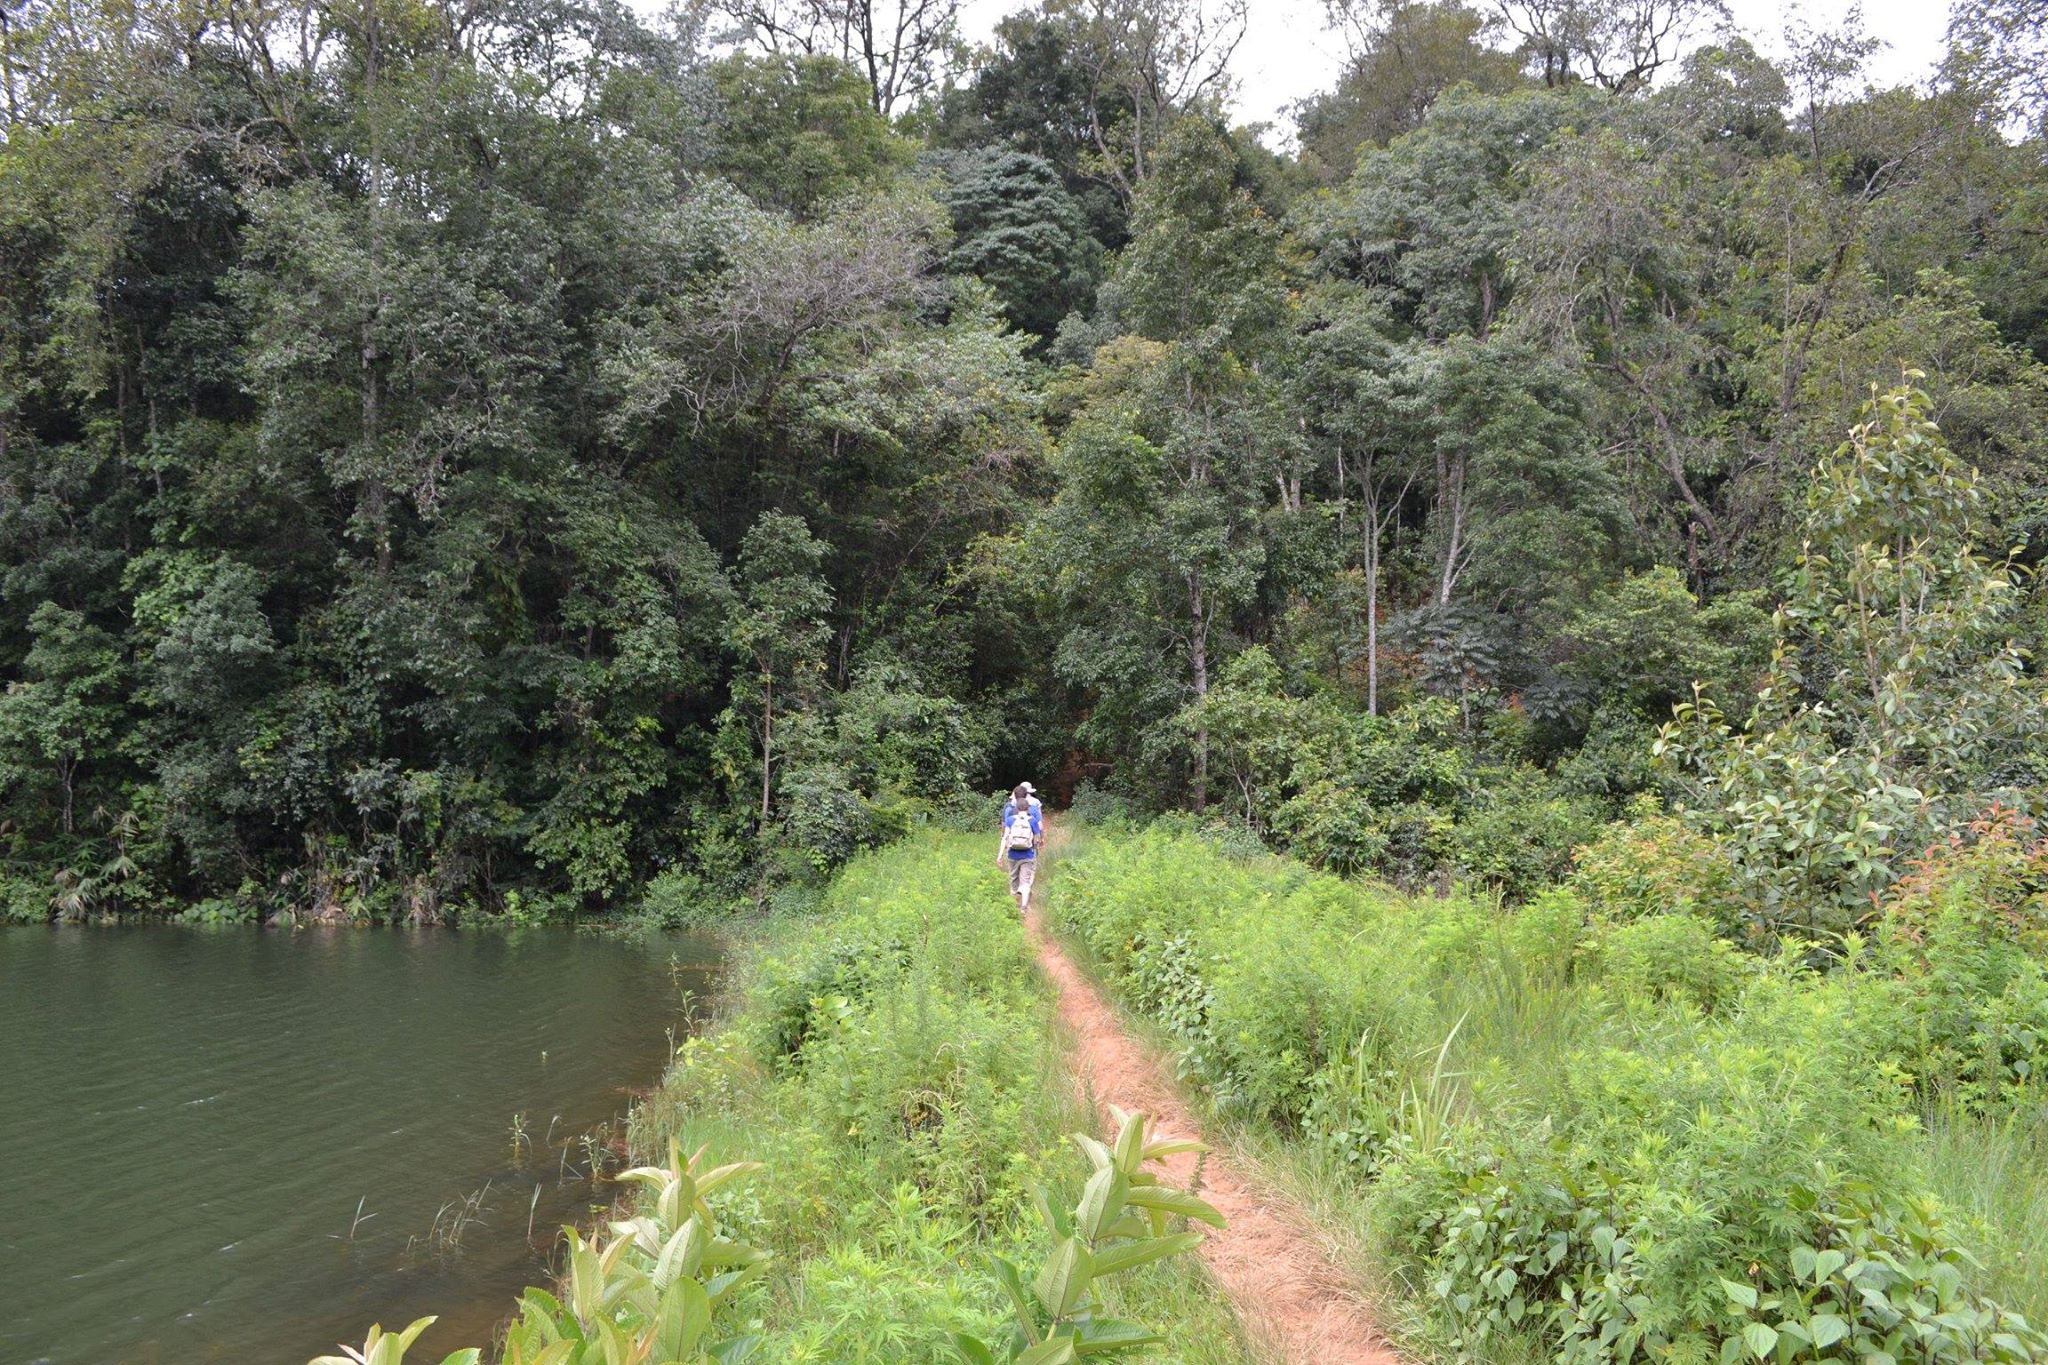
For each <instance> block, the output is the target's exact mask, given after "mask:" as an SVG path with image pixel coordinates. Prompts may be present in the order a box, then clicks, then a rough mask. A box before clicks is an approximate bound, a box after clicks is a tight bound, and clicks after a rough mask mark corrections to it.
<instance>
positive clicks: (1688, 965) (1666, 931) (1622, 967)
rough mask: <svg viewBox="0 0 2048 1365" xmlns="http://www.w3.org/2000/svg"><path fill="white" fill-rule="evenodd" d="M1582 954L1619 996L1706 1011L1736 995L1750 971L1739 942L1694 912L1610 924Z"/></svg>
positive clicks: (1592, 938)
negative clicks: (1737, 945)
mask: <svg viewBox="0 0 2048 1365" xmlns="http://www.w3.org/2000/svg"><path fill="white" fill-rule="evenodd" d="M1583 952H1584V955H1585V960H1586V962H1587V965H1588V967H1589V968H1590V971H1591V973H1592V974H1593V975H1595V976H1596V977H1597V978H1598V979H1599V980H1601V981H1602V982H1604V983H1605V984H1606V985H1607V986H1608V988H1609V989H1611V990H1613V991H1614V992H1615V993H1616V994H1617V995H1620V996H1622V997H1624V998H1636V999H1645V1000H1651V1001H1657V1002H1661V1003H1676V1002H1682V1003H1684V1004H1688V1005H1691V1006H1693V1007H1695V1008H1697V1009H1700V1010H1703V1011H1708V1012H1711V1011H1713V1010H1714V1009H1716V1008H1717V1007H1719V1006H1720V1005H1722V1004H1725V1003H1727V1002H1728V1001H1730V1000H1732V999H1734V997H1735V996H1736V994H1737V993H1738V992H1739V991H1740V990H1741V988H1742V984H1743V981H1744V980H1745V979H1746V977H1747V974H1748V973H1747V969H1746V966H1745V963H1744V960H1743V956H1742V954H1741V953H1740V952H1738V951H1737V949H1736V948H1735V946H1734V945H1733V944H1731V943H1729V942H1728V941H1727V940H1726V939H1722V938H1716V937H1715V936H1714V931H1713V928H1712V927H1711V926H1710V925H1708V924H1707V922H1706V921H1705V920H1702V919H1700V918H1699V917H1698V916H1696V915H1688V914H1676V915H1658V916H1655V917H1653V918H1650V919H1641V920H1635V921H1632V922H1624V923H1619V924H1609V925H1606V926H1603V927H1602V928H1601V929H1600V930H1598V931H1597V932H1596V933H1595V934H1594V935H1592V937H1591V938H1590V939H1589V941H1588V942H1587V944H1586V946H1585V948H1584V950H1583Z"/></svg>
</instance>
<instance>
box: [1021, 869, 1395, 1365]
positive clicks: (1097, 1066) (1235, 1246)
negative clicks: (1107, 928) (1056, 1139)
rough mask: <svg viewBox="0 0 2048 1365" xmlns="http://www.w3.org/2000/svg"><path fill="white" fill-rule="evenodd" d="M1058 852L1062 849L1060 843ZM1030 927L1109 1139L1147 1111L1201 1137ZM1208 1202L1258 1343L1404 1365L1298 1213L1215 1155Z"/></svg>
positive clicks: (1172, 1130) (1298, 1353)
mask: <svg viewBox="0 0 2048 1365" xmlns="http://www.w3.org/2000/svg"><path fill="white" fill-rule="evenodd" d="M1053 842H1054V845H1055V847H1057V845H1058V843H1060V842H1063V841H1061V840H1059V839H1058V837H1057V835H1054V836H1053ZM1025 927H1026V928H1027V929H1028V930H1029V931H1030V934H1031V939H1032V943H1033V945H1034V946H1035V947H1036V949H1037V951H1038V960H1039V964H1040V965H1041V966H1042V967H1043V968H1044V970H1045V974H1046V976H1047V977H1048V978H1050V979H1051V981H1052V983H1053V985H1054V986H1056V987H1057V988H1058V989H1059V1012H1060V1018H1061V1019H1062V1020H1063V1021H1064V1022H1065V1023H1066V1025H1067V1027H1068V1028H1069V1029H1071V1030H1072V1031H1073V1035H1074V1042H1075V1053H1076V1056H1075V1062H1076V1066H1075V1072H1076V1074H1077V1075H1078V1076H1079V1078H1080V1081H1081V1084H1082V1086H1083V1087H1084V1089H1085V1092H1086V1093H1085V1095H1084V1098H1087V1099H1090V1100H1092V1101H1093V1102H1094V1103H1095V1104H1096V1105H1097V1107H1098V1117H1099V1118H1100V1119H1101V1121H1102V1123H1103V1126H1104V1129H1105V1131H1107V1130H1108V1127H1109V1120H1108V1109H1109V1106H1110V1105H1112V1104H1114V1105H1117V1106H1118V1107H1120V1108H1122V1109H1125V1110H1140V1109H1142V1110H1144V1111H1145V1112H1146V1113H1148V1114H1150V1115H1152V1116H1153V1118H1154V1119H1155V1120H1156V1122H1157V1124H1158V1126H1159V1129H1160V1131H1161V1132H1162V1134H1175V1135H1194V1136H1197V1137H1199V1136H1201V1130H1200V1128H1199V1127H1198V1126H1197V1124H1196V1123H1195V1120H1194V1116H1193V1115H1192V1114H1190V1113H1189V1112H1188V1108H1187V1106H1186V1105H1185V1104H1183V1103H1181V1100H1180V1097H1179V1096H1178V1095H1177V1094H1176V1093H1175V1091H1174V1087H1173V1083H1172V1080H1171V1079H1170V1073H1169V1072H1168V1071H1167V1069H1166V1068H1165V1066H1164V1065H1163V1064H1162V1062H1161V1059H1160V1058H1159V1057H1158V1056H1156V1055H1154V1053H1153V1052H1152V1051H1151V1049H1149V1048H1147V1047H1145V1046H1144V1045H1143V1044H1141V1043H1139V1042H1138V1041H1137V1040H1136V1039H1135V1038H1132V1037H1131V1036H1130V1035H1129V1034H1127V1033H1125V1032H1124V1030H1123V1029H1122V1028H1121V1027H1120V1026H1119V1025H1118V1023H1117V1019H1116V1015H1115V1013H1114V1012H1113V1011H1112V1010H1111V1009H1110V1007H1109V1005H1108V1003H1107V1002H1105V1001H1104V1000H1103V998H1102V996H1101V994H1100V993H1099V992H1097V991H1096V989H1095V986H1094V984H1093V983H1092V982H1090V981H1089V980H1088V978H1087V977H1086V976H1085V975H1083V974H1082V972H1081V970H1080V969H1079V968H1078V967H1076V966H1075V965H1074V964H1073V962H1072V961H1071V960H1069V959H1068V957H1067V955H1066V953H1064V952H1063V951H1061V949H1060V946H1059V944H1058V943H1056V942H1054V940H1053V938H1052V936H1051V935H1050V934H1049V933H1047V932H1046V928H1045V921H1044V918H1043V914H1042V912H1041V911H1040V910H1039V909H1038V907H1037V906H1036V905H1034V906H1033V907H1032V909H1031V913H1030V915H1029V916H1027V917H1026V919H1025ZM1161 1164H1162V1165H1164V1166H1165V1168H1166V1170H1167V1173H1168V1175H1169V1176H1170V1178H1171V1179H1172V1180H1173V1182H1174V1183H1175V1184H1178V1185H1180V1186H1182V1187H1183V1188H1185V1187H1186V1185H1187V1184H1188V1182H1189V1181H1190V1180H1191V1179H1192V1178H1193V1174H1194V1166H1195V1158H1194V1157H1193V1156H1178V1157H1174V1158H1171V1159H1169V1160H1167V1161H1165V1162H1163V1163H1161ZM1202 1196H1203V1198H1205V1199H1207V1200H1208V1201H1209V1202H1210V1203H1212V1204H1214V1205H1215V1206H1216V1207H1217V1208H1218V1209H1219V1210H1221V1211H1222V1213H1223V1215H1224V1217H1226V1218H1228V1219H1229V1220H1230V1223H1229V1226H1228V1227H1227V1228H1225V1229H1224V1230H1223V1231H1222V1232H1214V1233H1211V1234H1210V1235H1209V1237H1208V1239H1207V1240H1206V1241H1204V1242H1203V1243H1202V1251H1201V1255H1202V1259H1203V1260H1204V1261H1205V1262H1206V1263H1207V1264H1208V1267H1209V1273H1210V1274H1211V1275H1212V1276H1213V1277H1214V1278H1215V1280H1216V1283H1217V1284H1218V1285H1219V1286H1221V1287H1222V1289H1223V1292H1224V1293H1225V1294H1227V1295H1229V1296H1230V1301H1231V1304H1232V1306H1234V1307H1235V1308H1236V1310H1237V1315H1238V1318H1239V1320H1240V1321H1241V1322H1243V1323H1244V1325H1245V1329H1246V1331H1247V1332H1249V1333H1250V1334H1251V1335H1252V1336H1253V1337H1254V1338H1255V1339H1258V1340H1259V1341H1261V1342H1262V1344H1264V1345H1266V1346H1267V1347H1269V1348H1270V1349H1271V1350H1272V1351H1273V1352H1274V1353H1275V1354H1277V1355H1278V1356H1279V1357H1280V1358H1281V1359H1283V1360H1285V1361H1287V1362H1289V1365H1402V1362H1401V1358H1400V1357H1399V1356H1397V1355H1396V1354H1395V1353H1394V1351H1393V1348H1392V1347H1390V1346H1389V1345H1388V1344H1387V1342H1386V1339H1385V1338H1384V1337H1382V1336H1381V1335H1380V1334H1379V1333H1378V1331H1377V1330H1376V1329H1375V1328H1374V1327H1373V1324H1372V1318H1371V1315H1370V1314H1368V1313H1367V1311H1366V1309H1365V1306H1364V1304H1363V1303H1361V1302H1360V1301H1359V1298H1358V1296H1357V1294H1356V1293H1355V1292H1354V1291H1353V1289H1352V1287H1351V1285H1350V1283H1349V1281H1348V1279H1347V1277H1346V1276H1345V1275H1344V1273H1343V1272H1342V1271H1341V1270H1339V1269H1338V1268H1337V1266H1336V1265H1335V1264H1333V1263H1332V1262H1331V1261H1330V1259H1329V1258H1328V1257H1327V1256H1325V1255H1324V1254H1323V1253H1322V1251H1321V1250H1320V1249H1319V1248H1318V1247H1317V1246H1316V1244H1315V1242H1314V1240H1313V1239H1312V1238H1311V1236H1310V1235H1309V1234H1308V1233H1307V1232H1306V1231H1305V1230H1304V1228H1305V1222H1306V1220H1304V1219H1303V1218H1302V1217H1301V1215H1300V1214H1299V1213H1298V1212H1297V1211H1295V1210H1294V1209H1292V1208H1289V1207H1288V1206H1286V1205H1285V1204H1282V1203H1281V1202H1279V1201H1277V1200H1275V1199H1273V1198H1272V1197H1271V1196H1269V1195H1267V1194H1265V1193H1262V1192H1260V1191H1258V1190H1256V1189H1254V1188H1253V1187H1252V1185H1251V1183H1250V1182H1249V1181H1247V1180H1246V1179H1245V1178H1244V1177H1243V1176H1242V1175H1241V1174H1239V1172H1238V1171H1237V1170H1236V1169H1235V1168H1234V1167H1233V1166H1232V1165H1231V1163H1230V1162H1229V1161H1228V1160H1227V1159H1225V1158H1224V1157H1223V1155H1222V1154H1221V1153H1219V1152H1214V1151H1212V1152H1210V1153H1209V1155H1208V1158H1207V1159H1206V1161H1205V1162H1204V1163H1203V1166H1202Z"/></svg>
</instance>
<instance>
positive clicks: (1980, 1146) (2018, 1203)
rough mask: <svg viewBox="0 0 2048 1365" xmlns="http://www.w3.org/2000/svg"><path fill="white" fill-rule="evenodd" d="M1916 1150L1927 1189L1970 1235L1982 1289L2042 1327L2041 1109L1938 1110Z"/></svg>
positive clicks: (2046, 1171) (2044, 1167)
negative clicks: (1960, 1220)
mask: <svg viewBox="0 0 2048 1365" xmlns="http://www.w3.org/2000/svg"><path fill="white" fill-rule="evenodd" d="M1921 1150H1922V1152H1923V1154H1924V1156H1925V1160H1926V1170H1927V1177H1928V1182H1929V1184H1930V1186H1931V1187H1932V1188H1933V1190H1934V1192H1935V1193H1936V1194H1938V1195H1940V1196H1941V1198H1942V1200H1943V1202H1945V1203H1946V1204H1947V1205H1948V1206H1949V1207H1951V1208H1953V1209H1956V1210H1958V1211H1959V1212H1961V1213H1962V1214H1963V1215H1964V1216H1965V1218H1966V1220H1967V1225H1968V1226H1970V1227H1971V1228H1972V1229H1973V1230H1974V1231H1975V1233H1976V1236H1975V1238H1974V1239H1973V1240H1976V1241H1977V1242H1978V1246H1977V1248H1976V1250H1977V1253H1978V1255H1979V1257H1980V1259H1982V1260H1983V1262H1984V1265H1985V1272H1984V1273H1985V1285H1986V1287H1987V1288H1988V1289H1989V1291H1990V1292H1991V1293H1992V1294H1993V1295H1994V1296H1995V1297H1997V1298H1999V1299H2001V1300H2002V1301H2004V1302H2006V1303H2009V1304H2011V1305H2012V1306H2013V1307H2015V1308H2017V1309H2019V1310H2020V1311H2021V1312H2023V1313H2025V1314H2026V1315H2027V1316H2028V1317H2029V1318H2031V1319H2033V1320H2035V1321H2039V1322H2048V1103H2044V1102H2042V1101H2036V1102H2034V1103H2031V1104H2025V1103H2023V1104H2017V1105H2015V1106H2013V1107H2012V1108H2011V1109H2010V1110H2008V1111H2006V1112H2005V1113H2003V1114H2000V1115H1996V1116H1992V1117H1985V1116H1982V1115H1973V1114H1970V1113H1967V1112H1963V1111H1961V1110H1960V1109H1958V1108H1956V1107H1953V1106H1944V1107H1943V1108H1942V1109H1941V1110H1939V1111H1938V1112H1937V1113H1936V1114H1935V1115H1934V1116H1933V1117H1932V1118H1931V1119H1930V1121H1929V1123H1928V1126H1927V1133H1926V1136H1925V1137H1924V1138H1923V1139H1922V1141H1921Z"/></svg>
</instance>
